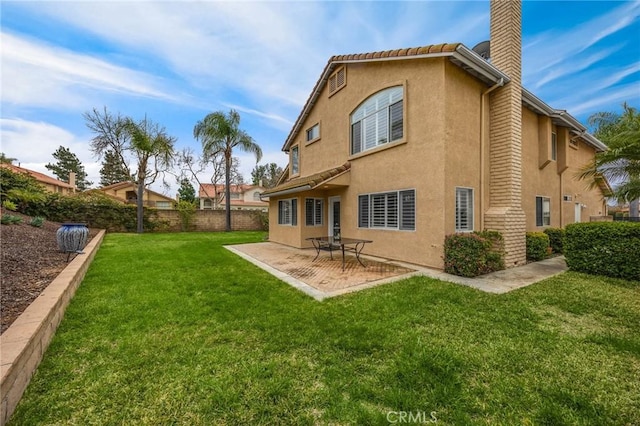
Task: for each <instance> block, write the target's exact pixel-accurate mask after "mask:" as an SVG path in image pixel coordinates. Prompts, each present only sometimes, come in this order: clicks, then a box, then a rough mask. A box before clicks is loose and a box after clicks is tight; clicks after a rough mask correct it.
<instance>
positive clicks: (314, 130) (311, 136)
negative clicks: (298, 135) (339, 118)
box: [307, 123, 320, 142]
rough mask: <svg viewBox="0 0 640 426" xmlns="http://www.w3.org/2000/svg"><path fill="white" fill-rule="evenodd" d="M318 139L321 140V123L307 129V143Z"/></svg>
mask: <svg viewBox="0 0 640 426" xmlns="http://www.w3.org/2000/svg"><path fill="white" fill-rule="evenodd" d="M316 139H320V123H317V124H316V125H315V126H313V127H311V128H310V129H307V142H313V141H315V140H316Z"/></svg>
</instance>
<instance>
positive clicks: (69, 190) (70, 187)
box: [0, 163, 77, 195]
mask: <svg viewBox="0 0 640 426" xmlns="http://www.w3.org/2000/svg"><path fill="white" fill-rule="evenodd" d="M0 166H1V167H4V168H6V169H9V170H11V171H12V172H14V173H26V174H28V175H30V176H32V177H33V178H34V179H35V180H37V181H38V183H40V184H41V185H43V186H44V188H45V189H46V190H47V191H49V192H55V193H58V194H64V195H69V194H73V193H75V192H76V191H77V188H76V174H75V173H73V172H71V173H69V183H66V182H63V181H61V180H58V179H56V178H52V177H51V176H47V175H45V174H44V173H40V172H36V171H35V170H29V169H25V168H24V167H20V166H16V165H13V164H8V163H2V164H0Z"/></svg>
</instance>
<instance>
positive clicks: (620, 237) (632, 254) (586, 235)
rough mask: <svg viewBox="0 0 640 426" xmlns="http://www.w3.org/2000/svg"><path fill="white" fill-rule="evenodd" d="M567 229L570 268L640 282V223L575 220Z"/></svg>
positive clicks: (566, 247) (566, 255) (566, 248)
mask: <svg viewBox="0 0 640 426" xmlns="http://www.w3.org/2000/svg"><path fill="white" fill-rule="evenodd" d="M566 229H567V232H566V237H565V245H564V253H565V257H566V259H567V265H569V268H571V269H572V270H574V271H579V272H585V273H587V274H594V275H606V276H610V277H615V278H624V279H627V280H638V281H640V250H639V249H638V247H640V223H635V222H589V223H574V224H571V225H568V226H567V228H566Z"/></svg>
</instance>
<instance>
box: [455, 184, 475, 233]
mask: <svg viewBox="0 0 640 426" xmlns="http://www.w3.org/2000/svg"><path fill="white" fill-rule="evenodd" d="M463 194H464V195H463ZM473 195H474V194H473V188H467V187H463V186H457V187H456V212H455V213H456V216H455V229H456V232H473V227H474V225H475V223H474V219H475V218H474V214H473V202H474V200H473V198H474V197H473ZM463 197H466V200H465V201H466V208H464V207H462V206H461V204H462V201H463V200H462V198H463ZM463 214H464V216H466V222H467V223H466V225H464V224H463V221H464V220H463V219H464V218H463Z"/></svg>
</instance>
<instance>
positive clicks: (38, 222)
mask: <svg viewBox="0 0 640 426" xmlns="http://www.w3.org/2000/svg"><path fill="white" fill-rule="evenodd" d="M43 224H44V218H43V217H41V216H36V217H34V218H32V219H31V222H29V225H31V226H35V227H36V228H42V225H43Z"/></svg>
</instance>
